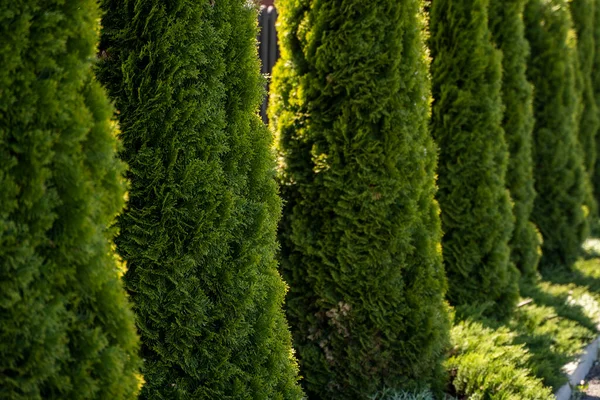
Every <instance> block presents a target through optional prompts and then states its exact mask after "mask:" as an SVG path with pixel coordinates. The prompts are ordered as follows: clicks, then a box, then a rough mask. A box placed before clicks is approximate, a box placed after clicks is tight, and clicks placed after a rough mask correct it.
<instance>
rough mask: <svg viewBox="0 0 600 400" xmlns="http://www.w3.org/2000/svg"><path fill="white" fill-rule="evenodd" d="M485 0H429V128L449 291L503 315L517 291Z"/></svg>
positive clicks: (496, 58)
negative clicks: (435, 145) (436, 152)
mask: <svg viewBox="0 0 600 400" xmlns="http://www.w3.org/2000/svg"><path fill="white" fill-rule="evenodd" d="M488 8H489V3H488V1H487V0H461V1H456V0H436V1H434V2H433V4H432V7H431V22H430V25H431V27H430V29H431V38H430V46H431V52H432V56H433V63H432V66H431V70H432V76H433V98H434V103H433V122H432V126H433V136H434V139H435V140H436V141H437V143H438V146H439V148H440V156H439V169H438V174H439V179H438V185H439V191H438V195H437V197H438V200H439V202H440V207H441V209H442V214H441V217H442V229H443V231H444V238H443V241H442V246H443V253H444V263H445V266H446V272H447V275H448V282H449V291H448V299H449V300H450V302H451V303H452V304H453V305H457V306H460V305H474V304H487V305H488V308H489V313H494V314H496V315H498V316H501V315H506V314H508V313H509V312H510V310H511V309H512V307H513V305H514V303H515V302H516V299H517V297H518V271H517V269H516V268H515V266H514V264H512V262H511V260H510V249H509V246H508V242H509V240H510V238H511V233H512V231H513V225H514V223H513V221H514V217H513V215H512V210H511V200H510V197H509V194H508V190H507V189H506V181H505V175H506V169H507V162H508V146H507V144H506V141H505V138H504V131H503V129H502V109H503V106H502V98H501V92H500V90H501V84H502V77H501V70H502V64H501V63H502V60H501V53H500V51H499V50H496V49H495V48H494V45H493V44H492V41H491V37H490V36H491V35H490V31H489V29H488Z"/></svg>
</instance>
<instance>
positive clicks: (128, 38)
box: [99, 0, 301, 400]
mask: <svg viewBox="0 0 600 400" xmlns="http://www.w3.org/2000/svg"><path fill="white" fill-rule="evenodd" d="M103 7H104V11H105V16H104V19H103V26H104V33H103V36H102V42H101V47H102V49H103V50H102V51H103V55H104V61H103V63H102V65H101V66H100V70H99V76H100V77H101V80H102V81H103V82H104V83H105V84H106V85H107V87H108V88H109V93H110V94H111V96H112V98H113V99H114V100H115V102H116V106H117V109H118V110H119V120H120V122H121V128H122V134H121V136H122V139H123V144H124V149H123V152H122V158H123V159H124V160H126V161H127V162H128V163H129V165H130V171H129V173H128V176H129V178H130V179H131V189H130V191H129V201H128V204H127V207H126V210H125V212H124V214H123V215H122V216H121V217H120V218H119V220H118V227H119V228H120V234H119V236H118V237H117V246H118V251H119V253H120V254H121V255H122V257H123V258H124V259H125V260H126V261H127V263H128V270H127V274H126V275H125V282H126V286H127V289H128V290H129V292H130V293H131V298H132V300H133V302H134V310H135V312H136V314H137V324H138V328H139V329H140V331H141V336H142V354H143V357H144V360H145V368H144V376H145V380H146V385H145V386H144V389H143V391H142V398H153V399H155V398H161V399H190V398H192V399H265V400H266V399H269V400H270V399H299V398H300V397H301V391H300V388H299V386H298V384H297V371H296V363H295V360H294V358H293V354H292V349H291V342H290V334H289V331H288V328H287V325H286V322H285V320H284V314H283V311H282V309H281V307H282V303H283V299H284V294H285V286H284V283H283V281H282V279H281V277H280V275H279V274H278V272H277V264H276V261H275V252H276V250H277V242H276V227H277V222H278V220H279V216H280V208H281V202H280V199H279V197H278V195H277V188H276V184H275V180H274V167H275V164H274V155H273V154H272V153H271V150H270V146H271V142H272V137H271V135H270V133H269V131H268V130H267V128H266V127H265V126H264V125H263V124H262V122H261V121H260V118H259V116H258V114H257V111H258V107H259V104H260V102H261V96H262V93H263V89H262V86H263V81H262V79H261V77H260V73H259V63H258V58H257V53H256V39H255V37H256V28H257V27H256V18H257V10H256V9H255V7H254V5H252V4H251V3H248V2H246V1H245V0H218V1H206V2H198V1H191V0H179V1H162V0H137V1H133V2H129V3H126V2H122V1H118V0H106V1H104V3H103Z"/></svg>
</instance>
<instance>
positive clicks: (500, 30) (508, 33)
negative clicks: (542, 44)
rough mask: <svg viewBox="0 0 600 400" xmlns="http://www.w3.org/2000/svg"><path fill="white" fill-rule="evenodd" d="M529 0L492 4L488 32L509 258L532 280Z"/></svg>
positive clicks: (537, 239) (535, 249)
mask: <svg viewBox="0 0 600 400" xmlns="http://www.w3.org/2000/svg"><path fill="white" fill-rule="evenodd" d="M527 1H528V0H492V1H491V3H490V30H491V32H492V39H493V40H494V42H495V43H496V45H497V46H498V48H499V49H500V50H501V51H502V69H503V72H502V102H503V104H504V107H505V109H504V119H503V122H502V125H503V128H504V134H505V138H506V142H507V143H508V150H509V157H508V170H507V172H506V185H507V187H508V189H509V191H510V195H511V198H512V200H513V203H514V204H513V214H514V216H515V229H514V231H513V236H512V239H511V241H510V243H509V245H510V248H511V259H512V260H513V262H514V263H515V265H516V266H517V267H518V268H519V270H520V271H521V273H522V274H523V276H525V277H528V278H533V277H534V276H535V274H536V272H537V266H538V262H539V259H540V255H541V250H540V245H541V235H540V234H539V232H538V230H537V227H536V226H535V224H533V223H532V222H531V221H530V217H531V212H532V210H533V202H534V199H535V196H536V193H535V189H534V182H533V153H532V142H533V124H534V119H533V86H532V85H531V83H529V82H528V81H527V76H526V71H527V58H528V56H529V44H528V43H527V40H526V39H525V25H524V23H523V9H524V8H525V4H526V3H527Z"/></svg>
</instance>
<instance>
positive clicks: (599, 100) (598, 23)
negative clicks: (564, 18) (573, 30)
mask: <svg viewBox="0 0 600 400" xmlns="http://www.w3.org/2000/svg"><path fill="white" fill-rule="evenodd" d="M593 31H594V33H593V35H594V50H595V51H594V61H593V65H592V73H591V77H592V78H591V79H592V83H591V84H592V88H593V92H594V99H595V101H596V107H597V109H598V110H600V49H596V46H598V45H600V3H597V2H596V3H595V8H594V23H593ZM598 149H600V134H599V133H598V132H596V151H598ZM591 181H592V186H593V192H594V195H595V199H596V201H598V200H600V157H596V164H595V168H594V172H593V174H592V179H591Z"/></svg>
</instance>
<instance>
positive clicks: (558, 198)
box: [524, 0, 589, 268]
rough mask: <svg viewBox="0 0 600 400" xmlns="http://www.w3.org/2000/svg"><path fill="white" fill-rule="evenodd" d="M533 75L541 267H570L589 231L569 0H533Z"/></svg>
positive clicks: (529, 12) (528, 14) (529, 18)
mask: <svg viewBox="0 0 600 400" xmlns="http://www.w3.org/2000/svg"><path fill="white" fill-rule="evenodd" d="M524 20H525V25H526V37H527V39H528V40H529V44H530V47H531V55H530V57H529V61H528V68H527V76H528V78H529V80H530V82H532V83H533V84H534V86H535V96H534V116H535V119H536V122H535V127H534V133H533V140H534V144H533V159H534V165H535V167H534V180H535V189H536V191H537V193H538V196H537V198H536V200H535V202H534V208H533V213H532V219H533V221H534V222H535V223H536V224H537V226H538V228H539V229H540V231H541V233H542V236H543V237H544V244H543V246H542V252H543V255H542V259H541V261H540V263H541V265H542V266H543V265H550V264H561V265H564V266H566V267H567V268H570V266H571V265H572V264H573V262H575V260H576V258H577V256H578V254H579V251H580V246H581V243H582V242H583V240H584V239H585V237H586V235H587V231H588V225H587V221H586V214H587V212H588V211H589V210H587V207H585V205H584V204H585V202H586V198H587V195H588V194H587V184H586V182H585V179H586V175H585V170H584V167H583V155H582V152H581V148H580V146H579V142H578V139H577V132H578V119H577V118H578V115H579V111H578V110H579V104H580V102H579V98H578V94H577V90H576V86H575V79H576V76H575V62H576V57H577V53H576V39H575V34H574V32H573V30H572V23H571V17H570V13H569V7H568V4H567V1H566V0H530V1H529V2H528V3H527V6H526V7H525V13H524Z"/></svg>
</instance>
